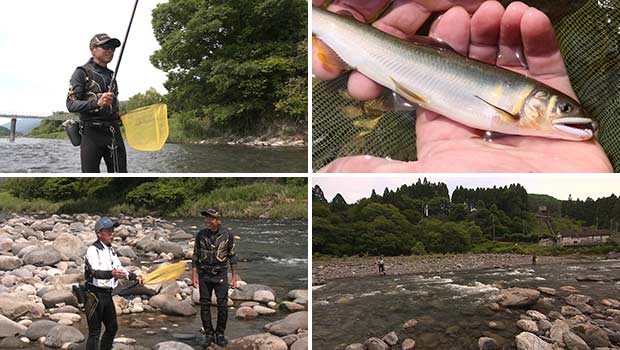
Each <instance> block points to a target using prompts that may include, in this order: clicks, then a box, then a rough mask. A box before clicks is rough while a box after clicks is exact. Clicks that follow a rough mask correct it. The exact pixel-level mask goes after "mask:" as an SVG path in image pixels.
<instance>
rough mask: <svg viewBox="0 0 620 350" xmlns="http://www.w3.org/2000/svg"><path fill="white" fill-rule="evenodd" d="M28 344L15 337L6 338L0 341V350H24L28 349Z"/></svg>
mask: <svg viewBox="0 0 620 350" xmlns="http://www.w3.org/2000/svg"><path fill="white" fill-rule="evenodd" d="M28 347H29V346H28V344H26V343H24V342H23V341H21V339H20V338H17V337H8V338H3V339H1V340H0V349H10V350H15V349H26V348H28Z"/></svg>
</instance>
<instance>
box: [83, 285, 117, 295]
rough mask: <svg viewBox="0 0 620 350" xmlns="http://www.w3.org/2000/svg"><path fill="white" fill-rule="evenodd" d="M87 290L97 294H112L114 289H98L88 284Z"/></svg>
mask: <svg viewBox="0 0 620 350" xmlns="http://www.w3.org/2000/svg"><path fill="white" fill-rule="evenodd" d="M85 287H86V289H87V290H88V291H91V292H95V293H112V288H104V287H97V286H95V285H93V284H91V283H86V285H85Z"/></svg>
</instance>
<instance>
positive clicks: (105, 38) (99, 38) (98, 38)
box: [90, 33, 121, 49]
mask: <svg viewBox="0 0 620 350" xmlns="http://www.w3.org/2000/svg"><path fill="white" fill-rule="evenodd" d="M107 42H110V43H111V44H112V45H113V46H114V47H119V46H121V41H120V40H118V39H116V38H110V36H109V35H108V34H105V33H101V34H95V36H93V38H92V39H90V48H91V49H92V48H93V47H95V46H101V45H103V44H105V43H107Z"/></svg>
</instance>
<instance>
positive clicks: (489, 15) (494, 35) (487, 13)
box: [469, 1, 504, 64]
mask: <svg viewBox="0 0 620 350" xmlns="http://www.w3.org/2000/svg"><path fill="white" fill-rule="evenodd" d="M503 14H504V7H503V6H502V4H500V3H499V2H497V1H487V2H485V3H484V4H482V6H480V8H479V9H478V11H476V13H474V15H473V16H472V18H471V29H470V37H471V39H470V40H471V41H470V43H469V57H471V58H473V59H475V60H478V61H482V62H485V63H488V64H495V60H496V58H497V41H498V39H499V32H500V24H501V21H502V15H503Z"/></svg>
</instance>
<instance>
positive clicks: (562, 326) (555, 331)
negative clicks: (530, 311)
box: [549, 320, 570, 342]
mask: <svg viewBox="0 0 620 350" xmlns="http://www.w3.org/2000/svg"><path fill="white" fill-rule="evenodd" d="M566 332H570V325H569V324H568V322H566V321H564V320H556V321H555V322H553V326H551V330H549V337H550V338H551V339H553V340H555V341H557V342H562V341H564V334H565V333H566Z"/></svg>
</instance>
